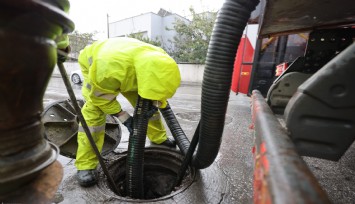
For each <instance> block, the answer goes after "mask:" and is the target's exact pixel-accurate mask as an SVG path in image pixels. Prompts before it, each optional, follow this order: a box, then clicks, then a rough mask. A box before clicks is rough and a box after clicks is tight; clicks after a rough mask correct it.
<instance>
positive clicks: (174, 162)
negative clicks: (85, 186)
mask: <svg viewBox="0 0 355 204" xmlns="http://www.w3.org/2000/svg"><path fill="white" fill-rule="evenodd" d="M116 156H117V155H116ZM182 161H183V156H182V155H181V153H179V152H178V151H174V150H170V149H166V148H147V149H146V150H145V152H144V172H143V173H144V180H143V182H144V200H142V201H146V200H151V201H157V200H164V199H168V198H170V197H173V196H174V195H176V194H178V193H180V192H181V191H184V190H185V189H186V188H188V187H189V186H190V185H191V184H192V182H193V180H194V178H195V169H194V168H191V167H189V168H188V170H187V172H186V174H185V176H184V179H183V182H182V184H181V185H180V186H178V187H175V188H174V190H173V191H172V192H171V191H169V189H171V187H172V185H173V183H174V182H175V179H176V177H177V173H178V171H179V168H180V166H181V164H182ZM108 170H109V172H110V174H111V176H112V177H113V180H114V181H115V183H116V185H117V186H118V188H119V190H120V194H121V196H118V195H116V194H115V193H114V192H113V190H112V188H111V186H110V185H109V182H108V181H107V180H106V179H104V178H105V175H104V174H103V172H102V169H99V176H100V178H99V183H98V185H99V188H100V189H101V190H102V192H103V193H104V194H107V195H109V196H111V197H115V198H117V199H119V200H125V201H130V200H132V201H137V199H132V198H129V197H126V195H127V194H126V183H125V180H126V179H125V178H126V171H125V170H126V154H122V155H121V156H120V157H119V158H116V159H112V160H110V161H109V162H108Z"/></svg>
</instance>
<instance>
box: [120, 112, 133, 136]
mask: <svg viewBox="0 0 355 204" xmlns="http://www.w3.org/2000/svg"><path fill="white" fill-rule="evenodd" d="M116 116H117V118H118V120H119V121H120V122H121V123H122V124H123V125H124V126H126V127H127V129H128V131H129V133H130V134H133V117H132V116H131V115H129V114H128V113H127V112H126V111H120V112H119V113H117V114H116Z"/></svg>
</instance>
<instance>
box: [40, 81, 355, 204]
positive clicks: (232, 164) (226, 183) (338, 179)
mask: <svg viewBox="0 0 355 204" xmlns="http://www.w3.org/2000/svg"><path fill="white" fill-rule="evenodd" d="M73 89H74V93H75V94H76V97H77V99H81V98H82V96H81V91H80V89H81V86H80V85H73ZM68 98H69V96H68V94H67V91H66V89H65V86H64V83H63V81H62V79H61V78H59V77H52V79H51V80H50V82H49V84H48V87H47V90H46V92H45V96H44V100H43V104H44V107H45V106H47V105H48V104H51V103H53V102H54V103H55V102H56V101H59V100H63V99H68ZM118 100H119V101H120V103H121V105H122V108H123V109H124V110H127V111H128V112H130V113H131V114H132V113H133V107H131V106H130V104H129V103H128V102H127V101H126V100H125V99H124V98H122V97H119V98H118ZM200 101H201V86H198V85H182V86H181V87H180V88H179V89H178V91H177V93H176V94H175V96H174V97H173V98H172V99H170V100H169V103H170V105H171V107H172V110H173V111H174V113H175V115H176V118H177V119H178V121H179V123H180V125H181V127H182V129H183V130H184V131H185V133H186V135H187V136H188V137H189V139H191V137H192V135H193V133H194V131H195V129H196V126H197V123H198V120H199V116H200V105H201V104H200ZM250 103H251V101H250V98H249V97H247V96H245V95H235V94H234V93H233V92H231V94H230V101H229V105H228V109H227V116H226V121H225V129H224V133H223V137H222V143H221V146H220V151H219V154H218V156H217V158H216V160H215V161H214V163H213V164H212V165H211V166H209V167H208V168H206V169H202V170H199V171H198V174H197V175H196V178H195V181H194V182H193V183H192V184H191V186H189V187H188V188H187V189H186V190H185V191H183V192H181V193H179V194H177V195H175V196H173V197H171V198H168V199H164V200H162V201H157V202H154V203H179V204H180V203H252V196H253V191H252V185H253V183H252V173H253V157H252V153H251V150H252V147H253V132H252V130H251V129H249V126H250V124H251V110H250ZM167 129H168V128H167ZM127 134H128V133H127V131H126V129H125V128H122V140H121V143H122V144H124V143H125V142H127ZM125 138H126V139H125ZM119 148H121V150H122V148H123V149H124V148H125V146H124V145H123V146H122V145H121V144H120V145H119ZM119 148H117V149H116V150H115V151H120V150H119ZM353 149H354V148H352V149H351V150H349V151H348V152H347V153H346V154H345V155H344V157H343V158H342V159H341V160H340V161H339V162H330V161H327V160H321V159H315V158H304V160H305V161H306V163H307V164H308V165H309V168H310V169H311V171H312V172H314V174H315V176H316V178H317V179H319V182H320V184H321V186H322V187H323V188H324V189H325V191H326V192H327V193H328V195H329V197H330V199H331V200H332V201H333V203H355V185H354V183H355V179H354V178H355V177H354V175H355V164H354V159H353V158H354V153H355V152H354V151H353ZM58 160H59V161H60V163H61V164H62V165H63V167H64V178H63V181H62V183H61V185H60V186H59V190H58V193H57V197H56V201H57V202H59V203H125V201H122V200H120V199H117V198H115V197H111V196H108V195H106V194H105V192H102V190H100V189H98V188H97V187H96V186H94V187H90V188H82V187H80V186H79V184H78V183H77V181H76V180H75V173H76V169H75V167H74V160H73V159H70V158H66V157H63V156H59V158H58ZM144 203H149V202H144Z"/></svg>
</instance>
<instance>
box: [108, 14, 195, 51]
mask: <svg viewBox="0 0 355 204" xmlns="http://www.w3.org/2000/svg"><path fill="white" fill-rule="evenodd" d="M178 19H180V20H182V21H184V22H186V23H189V22H190V21H189V20H188V19H186V18H184V17H182V16H180V15H178V14H174V13H171V12H168V11H166V10H164V9H160V10H159V12H158V13H153V12H149V13H144V14H141V15H138V16H133V17H130V18H126V19H122V20H119V21H115V22H111V23H109V37H110V38H112V37H124V36H128V35H130V34H140V35H142V36H143V37H145V38H149V39H150V40H154V41H160V43H161V45H162V47H164V48H165V49H167V50H173V49H174V47H173V44H172V43H171V41H172V40H173V38H174V36H175V35H176V31H175V30H174V23H175V22H176V21H177V20H178Z"/></svg>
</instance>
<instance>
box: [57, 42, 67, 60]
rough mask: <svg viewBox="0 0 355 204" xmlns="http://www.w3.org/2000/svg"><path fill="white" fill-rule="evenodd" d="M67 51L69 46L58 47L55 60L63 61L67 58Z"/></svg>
mask: <svg viewBox="0 0 355 204" xmlns="http://www.w3.org/2000/svg"><path fill="white" fill-rule="evenodd" d="M69 52H70V46H68V47H66V48H65V49H58V51H57V61H58V62H59V63H64V62H65V61H66V60H67V58H68V54H69Z"/></svg>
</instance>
